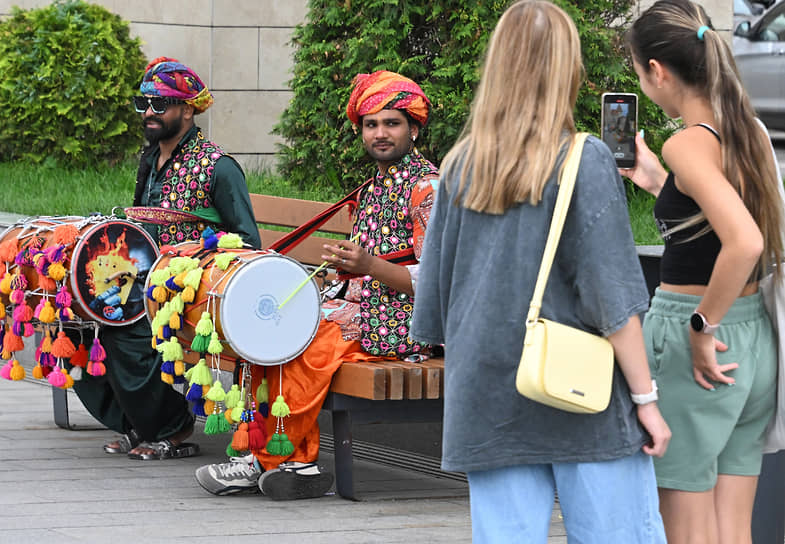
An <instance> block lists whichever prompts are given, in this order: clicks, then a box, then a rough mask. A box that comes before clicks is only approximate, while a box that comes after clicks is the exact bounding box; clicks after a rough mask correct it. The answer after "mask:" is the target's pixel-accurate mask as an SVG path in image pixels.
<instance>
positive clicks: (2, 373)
mask: <svg viewBox="0 0 785 544" xmlns="http://www.w3.org/2000/svg"><path fill="white" fill-rule="evenodd" d="M13 367H14V365H13V364H12V363H11V361H6V363H5V364H4V365H3V367H2V368H0V377H2V378H3V379H4V380H10V379H11V369H12V368H13Z"/></svg>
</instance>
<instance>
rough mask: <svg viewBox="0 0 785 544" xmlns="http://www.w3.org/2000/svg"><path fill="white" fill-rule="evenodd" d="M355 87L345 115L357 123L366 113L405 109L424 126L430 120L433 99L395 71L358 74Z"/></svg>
mask: <svg viewBox="0 0 785 544" xmlns="http://www.w3.org/2000/svg"><path fill="white" fill-rule="evenodd" d="M352 84H353V85H354V89H353V90H352V94H351V96H350V97H349V104H347V106H346V115H348V116H349V120H350V121H351V122H352V123H353V124H354V125H359V124H360V118H361V117H362V116H363V115H369V114H373V113H378V112H380V111H382V110H385V109H386V110H389V109H395V110H405V111H406V113H408V114H409V115H410V116H411V117H412V118H413V119H414V120H415V121H417V122H418V123H420V124H421V125H422V126H425V124H426V123H427V122H428V114H429V112H430V108H431V101H430V100H428V97H427V96H425V93H424V92H423V90H422V89H421V88H420V86H419V85H417V84H416V83H415V82H414V81H412V80H411V79H409V78H408V77H404V76H402V75H401V74H396V73H395V72H388V71H386V70H379V71H378V72H374V73H372V74H358V75H357V76H355V78H354V80H353V81H352Z"/></svg>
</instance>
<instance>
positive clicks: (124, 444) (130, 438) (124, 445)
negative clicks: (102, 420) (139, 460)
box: [104, 429, 142, 454]
mask: <svg viewBox="0 0 785 544" xmlns="http://www.w3.org/2000/svg"><path fill="white" fill-rule="evenodd" d="M141 442H142V438H141V437H140V436H139V435H138V434H136V431H134V430H133V429H131V430H130V431H128V434H123V435H120V438H118V439H117V440H115V441H114V442H109V443H108V444H104V451H105V452H106V453H112V454H114V453H128V452H129V451H131V450H132V449H134V448H135V447H136V446H138V445H139V444H140V443H141ZM114 444H117V445H116V446H115V445H114Z"/></svg>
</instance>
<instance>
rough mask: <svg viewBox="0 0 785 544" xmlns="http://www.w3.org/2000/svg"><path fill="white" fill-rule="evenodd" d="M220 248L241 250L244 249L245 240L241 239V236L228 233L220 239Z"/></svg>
mask: <svg viewBox="0 0 785 544" xmlns="http://www.w3.org/2000/svg"><path fill="white" fill-rule="evenodd" d="M218 247H220V248H223V249H240V248H242V247H243V239H242V238H240V235H239V234H235V233H233V232H227V233H226V234H224V235H223V236H221V237H220V238H219V239H218ZM216 260H217V259H216Z"/></svg>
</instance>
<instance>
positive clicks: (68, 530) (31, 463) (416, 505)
mask: <svg viewBox="0 0 785 544" xmlns="http://www.w3.org/2000/svg"><path fill="white" fill-rule="evenodd" d="M69 404H70V415H71V421H72V423H73V424H75V426H76V428H77V429H79V430H75V431H70V430H64V429H60V428H58V427H57V426H55V424H54V422H53V420H52V400H51V389H50V388H49V387H48V386H46V385H42V384H41V382H33V381H21V382H9V381H7V380H2V379H0V489H2V493H0V512H2V514H0V541H2V542H9V543H27V542H30V543H36V544H40V543H42V542H46V543H47V544H50V543H60V542H66V543H67V542H82V543H85V542H86V543H92V542H101V543H106V542H109V543H111V544H122V543H126V542H128V543H130V542H145V543H158V542H167V543H180V542H182V543H185V542H187V543H198V542H211V543H215V542H231V543H233V544H234V543H242V542H249V543H253V544H259V543H260V542H264V541H265V537H271V538H272V539H273V540H269V541H270V542H275V543H276V544H288V543H301V542H309V543H315V544H318V543H333V542H336V543H337V542H340V543H342V544H351V543H373V542H380V543H412V542H414V543H418V542H429V543H437V542H450V543H452V544H458V543H463V542H471V523H470V519H469V504H468V497H467V492H466V489H465V484H460V485H457V486H456V484H455V483H454V482H453V483H451V484H450V485H445V484H444V482H443V480H444V479H443V478H439V477H437V476H433V475H427V474H422V473H418V472H415V471H411V470H402V469H397V468H394V467H390V466H387V465H381V464H377V463H372V462H368V461H356V462H355V471H356V478H357V479H359V480H360V482H365V484H364V485H366V486H367V487H368V488H374V489H376V491H377V493H376V494H375V495H374V498H373V499H371V500H367V501H363V502H352V501H348V500H345V499H342V498H340V497H338V496H337V495H331V496H327V497H323V498H320V499H313V500H302V501H290V502H274V501H270V500H267V499H265V498H264V497H263V496H261V495H242V496H230V497H214V496H212V495H209V494H208V493H207V492H205V491H204V490H202V489H201V488H200V487H199V486H198V484H197V483H196V481H195V480H194V477H193V472H194V470H195V469H196V468H197V467H198V466H200V465H202V464H204V463H208V462H218V461H223V460H225V454H224V453H223V449H224V446H225V441H226V439H225V437H223V438H220V439H216V438H215V437H208V436H205V435H204V434H203V433H202V430H201V429H200V428H198V429H197V431H196V433H195V435H194V437H193V438H194V440H195V441H197V442H199V444H200V445H201V448H202V455H201V456H198V457H192V458H188V459H178V460H165V461H146V462H145V461H133V460H130V459H128V458H126V457H125V456H120V455H118V456H114V455H107V454H105V453H103V451H102V449H101V445H102V444H103V443H104V442H106V441H109V440H110V439H112V438H113V437H114V436H115V435H114V433H112V432H111V431H108V430H106V429H102V428H100V426H99V425H98V424H97V423H96V422H95V420H93V419H92V417H90V415H89V414H87V412H86V411H85V410H84V408H83V407H82V406H81V403H80V402H79V401H78V398H77V397H76V395H73V394H69ZM320 462H322V463H324V464H325V465H326V466H331V465H332V459H331V458H330V457H329V454H327V453H325V454H323V457H322V459H320ZM461 485H463V489H461ZM402 497H403V498H402ZM407 497H417V498H407ZM551 534H552V537H551V538H549V541H548V542H549V544H560V543H565V542H566V537H565V536H564V528H563V525H562V524H561V522H560V520H559V518H558V510H555V511H554V519H553V523H552V527H551ZM521 542H525V540H522V541H521Z"/></svg>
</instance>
